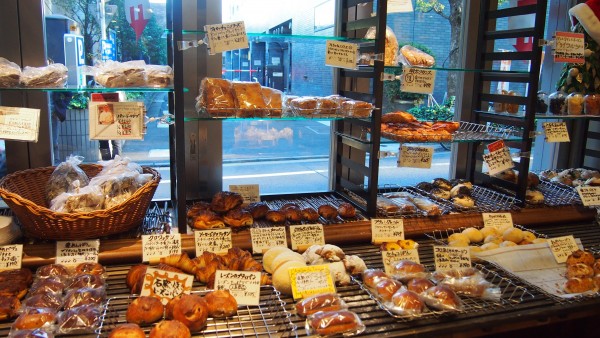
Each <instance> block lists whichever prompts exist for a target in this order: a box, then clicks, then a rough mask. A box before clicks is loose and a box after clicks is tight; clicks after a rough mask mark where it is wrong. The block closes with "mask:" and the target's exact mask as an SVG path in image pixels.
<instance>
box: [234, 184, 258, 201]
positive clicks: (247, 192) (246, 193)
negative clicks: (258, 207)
mask: <svg viewBox="0 0 600 338" xmlns="http://www.w3.org/2000/svg"><path fill="white" fill-rule="evenodd" d="M229 191H231V192H236V193H238V194H240V195H242V197H243V198H244V203H253V202H260V189H259V185H258V184H230V185H229Z"/></svg>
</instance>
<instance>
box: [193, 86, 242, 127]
mask: <svg viewBox="0 0 600 338" xmlns="http://www.w3.org/2000/svg"><path fill="white" fill-rule="evenodd" d="M196 101H197V102H196V109H197V110H198V111H201V110H206V112H208V114H210V115H213V116H220V117H227V116H233V115H235V99H234V98H233V87H232V86H231V82H229V81H227V80H224V79H218V78H211V77H206V78H204V79H202V82H201V83H200V95H198V97H197V98H196Z"/></svg>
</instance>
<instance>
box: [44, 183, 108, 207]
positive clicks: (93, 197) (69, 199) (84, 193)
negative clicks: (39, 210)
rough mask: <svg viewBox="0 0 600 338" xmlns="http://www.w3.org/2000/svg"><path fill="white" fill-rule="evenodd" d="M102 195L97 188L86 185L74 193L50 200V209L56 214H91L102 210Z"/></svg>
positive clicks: (67, 193)
mask: <svg viewBox="0 0 600 338" xmlns="http://www.w3.org/2000/svg"><path fill="white" fill-rule="evenodd" d="M103 206H104V194H103V193H102V189H100V187H99V186H95V185H88V186H85V187H83V188H81V189H79V190H78V191H76V192H66V193H63V194H60V195H58V196H57V197H56V198H54V199H53V200H52V203H51V204H50V209H51V210H53V211H57V212H66V213H73V212H92V211H94V210H99V209H102V208H103Z"/></svg>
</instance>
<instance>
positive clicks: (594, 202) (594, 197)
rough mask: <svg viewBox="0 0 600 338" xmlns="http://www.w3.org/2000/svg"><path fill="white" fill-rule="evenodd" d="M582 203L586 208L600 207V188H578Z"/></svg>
mask: <svg viewBox="0 0 600 338" xmlns="http://www.w3.org/2000/svg"><path fill="white" fill-rule="evenodd" d="M577 193H578V194H579V197H580V198H581V202H582V203H583V205H585V206H586V207H591V206H598V205H600V187H582V186H579V187H577Z"/></svg>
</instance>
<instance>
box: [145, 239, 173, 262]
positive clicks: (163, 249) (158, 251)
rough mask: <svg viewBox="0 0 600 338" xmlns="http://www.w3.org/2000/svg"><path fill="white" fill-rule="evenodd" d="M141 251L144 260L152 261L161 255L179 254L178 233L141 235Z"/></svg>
mask: <svg viewBox="0 0 600 338" xmlns="http://www.w3.org/2000/svg"><path fill="white" fill-rule="evenodd" d="M142 251H143V257H142V260H143V261H144V262H154V261H156V260H158V259H160V258H161V257H166V256H170V255H180V254H181V235H180V234H160V235H143V236H142Z"/></svg>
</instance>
